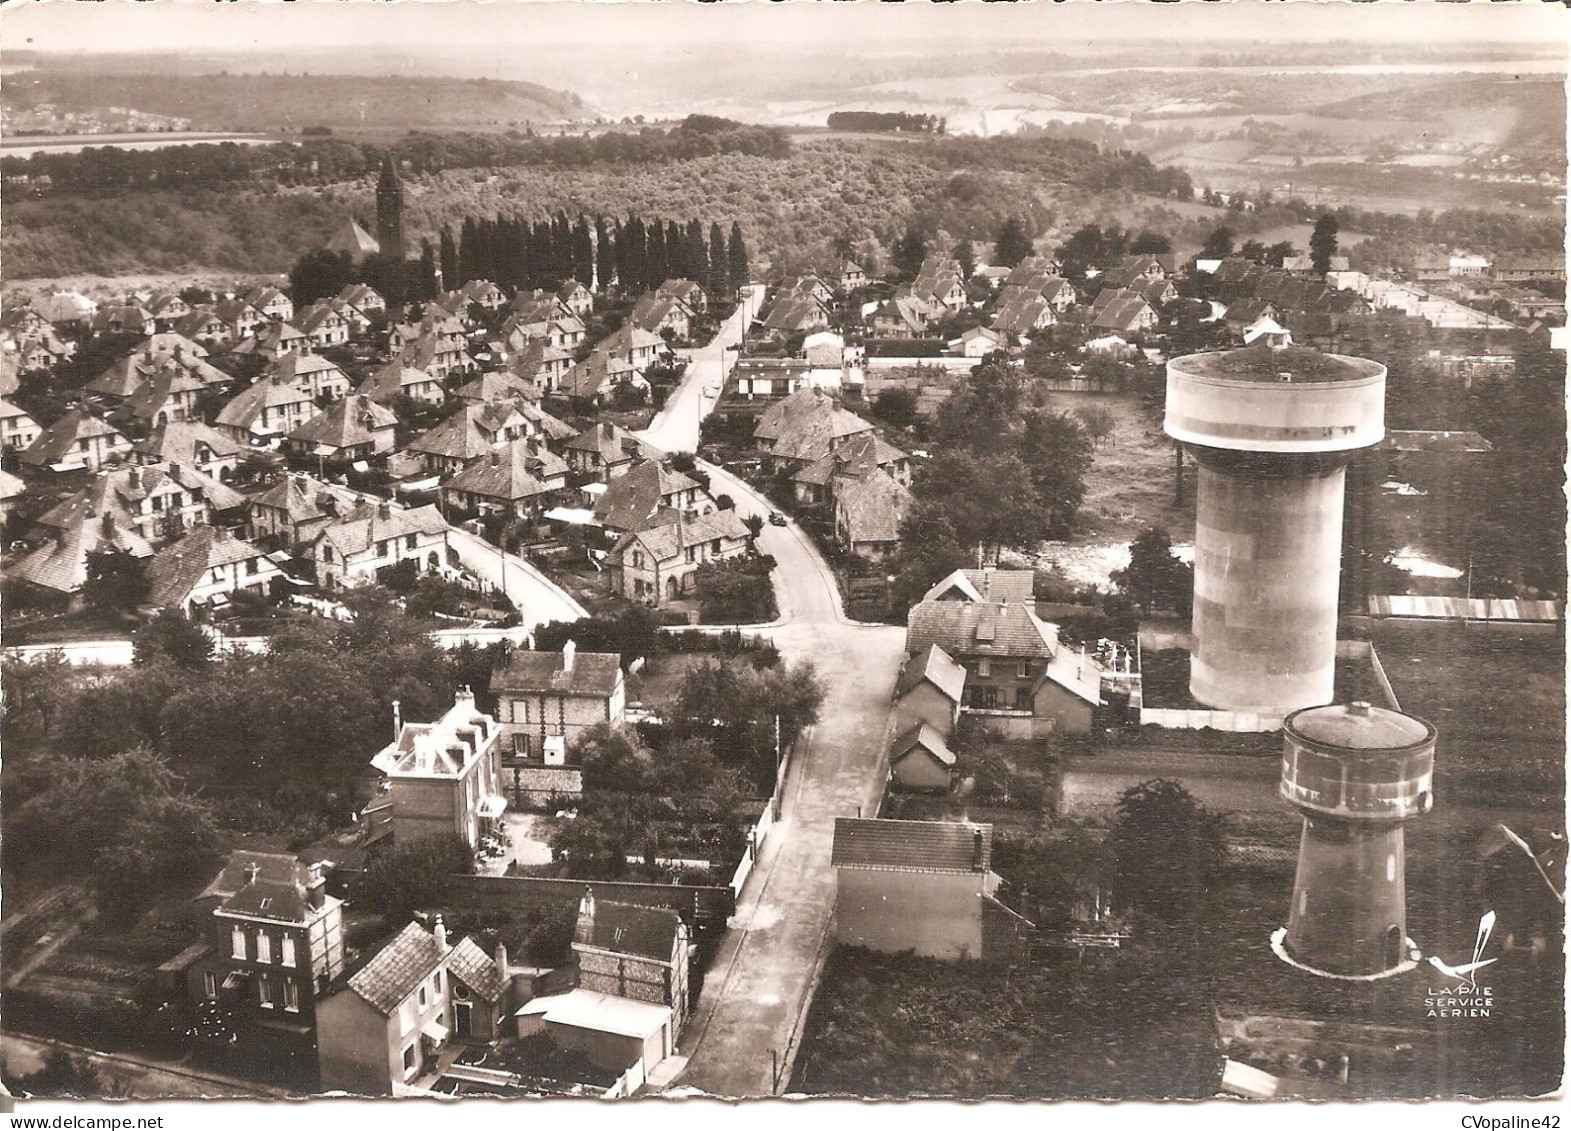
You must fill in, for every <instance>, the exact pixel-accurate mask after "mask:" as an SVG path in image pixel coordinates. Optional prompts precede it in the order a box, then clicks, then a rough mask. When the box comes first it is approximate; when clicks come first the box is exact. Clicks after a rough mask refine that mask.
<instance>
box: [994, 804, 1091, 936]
mask: <svg viewBox="0 0 1571 1131" xmlns="http://www.w3.org/2000/svg"><path fill="white" fill-rule="evenodd" d="M1010 878H1011V880H1012V881H1013V882H1014V884H1015V886H1016V887H1017V888H1019V889H1022V890H1024V891H1025V893H1026V894H1025V895H1024V896H1023V899H1024V900H1025V902H1026V904H1027V907H1028V909H1029V913H1030V917H1031V918H1033V919H1034V920H1035V921H1036V923H1037V924H1038V925H1039V926H1044V927H1048V928H1051V929H1057V930H1064V929H1067V928H1069V927H1072V926H1074V925H1075V924H1076V923H1078V922H1084V921H1092V920H1093V919H1094V916H1095V915H1096V913H1097V912H1098V911H1101V910H1102V909H1103V908H1104V907H1105V897H1106V893H1107V891H1108V888H1109V887H1110V886H1111V884H1112V878H1113V858H1112V853H1111V852H1110V851H1109V850H1108V845H1107V841H1106V840H1105V839H1104V837H1103V836H1102V835H1101V834H1099V833H1097V832H1095V831H1093V830H1091V829H1088V828H1085V827H1084V826H1082V825H1075V824H1066V825H1061V826H1059V827H1058V828H1057V829H1055V830H1054V831H1053V832H1052V833H1051V834H1049V835H1047V836H1043V837H1039V838H1037V839H1034V840H1032V841H1030V842H1029V843H1028V844H1026V845H1025V847H1024V850H1023V851H1022V852H1021V859H1020V862H1019V863H1018V865H1017V866H1016V868H1015V871H1014V873H1013V874H1012V875H1011V877H1010Z"/></svg>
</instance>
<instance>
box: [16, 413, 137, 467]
mask: <svg viewBox="0 0 1571 1131" xmlns="http://www.w3.org/2000/svg"><path fill="white" fill-rule="evenodd" d="M130 453H131V441H130V440H128V439H127V438H126V437H125V435H124V434H123V433H122V432H120V430H119V429H117V428H114V427H113V426H111V425H110V424H108V423H107V422H105V421H103V420H100V419H99V418H98V417H96V416H94V415H93V414H92V413H90V412H88V411H87V409H85V408H80V407H78V408H73V409H70V410H68V411H67V412H66V414H65V415H64V416H62V417H60V419H59V420H56V421H55V422H54V423H53V424H51V425H49V427H47V428H44V429H42V430H41V431H40V432H39V433H38V436H37V438H36V439H34V440H33V442H32V443H31V444H29V445H28V446H27V447H26V449H24V450H23V452H22V457H21V458H22V462H23V463H24V464H26V465H27V466H28V467H39V468H43V467H47V468H51V469H53V470H55V471H69V470H73V469H77V468H82V467H85V468H87V469H88V470H89V471H97V470H98V469H99V468H101V467H103V466H105V465H106V464H111V463H117V462H119V461H120V460H122V459H124V458H126V457H127V456H129V455H130Z"/></svg>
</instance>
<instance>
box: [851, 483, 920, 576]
mask: <svg viewBox="0 0 1571 1131" xmlns="http://www.w3.org/2000/svg"><path fill="white" fill-rule="evenodd" d="M915 501H916V500H915V499H914V498H913V497H912V495H911V492H910V490H909V489H907V488H906V487H905V486H903V485H902V484H900V483H897V482H895V480H894V478H893V477H892V476H890V475H889V474H888V473H887V472H885V471H883V470H882V469H880V470H877V471H874V472H872V473H871V474H868V475H865V476H863V477H861V478H859V479H848V480H845V481H843V482H841V483H840V484H838V485H837V486H836V488H835V544H836V545H838V546H839V547H840V548H841V549H842V550H846V551H848V552H850V553H853V554H857V555H858V556H860V557H864V558H871V559H872V560H873V561H882V560H884V559H885V558H887V557H888V556H889V555H890V554H892V553H893V552H894V551H895V550H896V549H898V548H899V546H900V524H901V523H902V522H904V521H905V517H906V515H907V514H908V513H909V512H910V510H911V507H912V506H913V505H914V504H915Z"/></svg>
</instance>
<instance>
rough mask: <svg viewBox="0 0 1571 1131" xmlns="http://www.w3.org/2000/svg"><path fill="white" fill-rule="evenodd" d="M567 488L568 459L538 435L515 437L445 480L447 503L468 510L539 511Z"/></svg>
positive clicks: (517, 514) (522, 513) (518, 515)
mask: <svg viewBox="0 0 1571 1131" xmlns="http://www.w3.org/2000/svg"><path fill="white" fill-rule="evenodd" d="M566 488H567V463H566V462H565V461H564V460H563V459H562V458H561V457H560V456H558V455H556V454H555V453H554V452H552V451H551V450H550V449H549V448H547V447H546V446H545V445H544V444H542V443H541V442H540V440H539V439H538V438H537V437H533V436H531V437H529V438H528V439H524V440H513V441H510V442H508V443H506V444H503V445H502V446H501V447H499V448H493V449H492V450H491V451H490V452H488V453H487V454H486V455H483V456H481V457H480V458H479V459H476V460H473V461H472V462H470V464H469V466H467V467H465V468H464V469H463V470H462V471H460V472H459V473H458V474H457V475H454V476H453V477H452V478H451V479H449V480H448V481H447V482H446V483H443V484H442V499H443V501H444V502H445V503H446V504H447V506H449V507H451V508H453V509H455V510H459V511H463V512H464V513H466V514H496V513H499V512H505V513H509V514H512V515H513V516H514V517H516V518H525V517H527V516H529V515H533V514H537V513H539V512H540V510H541V509H542V508H543V507H544V506H545V504H546V502H547V500H549V499H550V497H551V496H552V495H553V494H555V493H556V492H558V491H563V490H565V489H566Z"/></svg>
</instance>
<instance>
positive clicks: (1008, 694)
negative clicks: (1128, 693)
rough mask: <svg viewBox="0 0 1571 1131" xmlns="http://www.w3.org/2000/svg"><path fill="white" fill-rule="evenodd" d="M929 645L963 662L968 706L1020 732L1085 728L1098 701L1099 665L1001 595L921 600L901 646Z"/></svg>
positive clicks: (1026, 735)
mask: <svg viewBox="0 0 1571 1131" xmlns="http://www.w3.org/2000/svg"><path fill="white" fill-rule="evenodd" d="M933 644H936V645H938V646H939V647H940V648H942V649H943V650H944V651H945V652H946V653H947V654H948V655H949V656H951V657H952V658H953V659H955V660H956V661H957V662H958V663H960V664H961V665H962V666H963V667H964V668H965V669H966V688H965V696H966V701H965V705H964V709H965V710H966V711H967V712H968V713H974V714H981V715H985V716H987V721H988V723H989V725H991V726H994V727H995V728H996V729H998V730H1000V731H1002V732H1004V733H1006V734H1009V735H1012V736H1015V737H1021V738H1034V737H1039V736H1040V735H1042V734H1046V733H1051V732H1052V731H1054V730H1062V731H1067V732H1069V733H1073V734H1085V733H1088V732H1089V731H1090V730H1091V727H1092V725H1093V721H1094V716H1095V712H1096V709H1097V707H1098V706H1099V705H1100V704H1101V671H1100V669H1099V668H1098V667H1097V665H1096V663H1095V662H1094V661H1093V660H1091V659H1089V658H1087V657H1086V656H1085V655H1084V654H1083V653H1082V654H1080V655H1078V656H1077V655H1075V654H1074V653H1072V652H1071V651H1070V650H1069V649H1068V648H1067V647H1065V646H1063V645H1062V644H1060V642H1059V639H1058V630H1057V628H1056V627H1055V626H1053V625H1051V624H1047V623H1045V622H1043V621H1041V620H1038V619H1037V616H1036V613H1035V612H1034V611H1033V610H1032V608H1031V606H1030V605H1022V604H1020V603H1018V602H1012V601H1007V600H1002V601H997V602H992V601H987V602H978V601H970V600H948V601H946V600H939V601H923V602H920V603H919V604H916V605H913V606H912V607H911V611H910V613H909V614H908V615H907V619H906V652H907V654H908V655H914V654H917V653H920V652H922V651H923V650H924V649H926V648H927V647H928V646H930V645H933Z"/></svg>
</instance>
